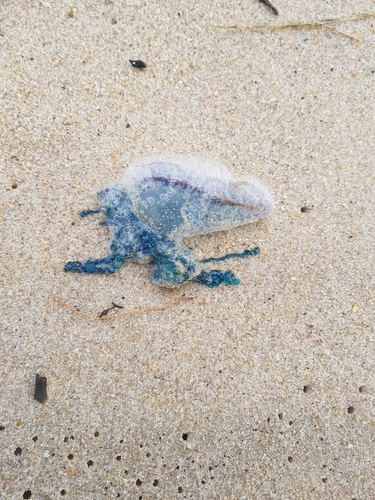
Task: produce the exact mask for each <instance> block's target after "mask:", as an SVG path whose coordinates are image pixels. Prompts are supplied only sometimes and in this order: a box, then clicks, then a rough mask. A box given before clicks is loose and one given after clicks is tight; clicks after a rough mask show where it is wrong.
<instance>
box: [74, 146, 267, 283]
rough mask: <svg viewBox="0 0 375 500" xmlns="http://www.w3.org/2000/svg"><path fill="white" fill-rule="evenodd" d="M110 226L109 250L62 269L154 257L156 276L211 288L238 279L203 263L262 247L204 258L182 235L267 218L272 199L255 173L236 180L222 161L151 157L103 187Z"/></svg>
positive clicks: (104, 269) (96, 268)
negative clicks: (110, 240) (193, 282)
mask: <svg viewBox="0 0 375 500" xmlns="http://www.w3.org/2000/svg"><path fill="white" fill-rule="evenodd" d="M99 197H100V199H101V203H102V208H101V209H100V210H92V211H91V210H86V211H84V212H82V213H81V216H82V217H83V216H86V215H89V214H90V213H96V212H98V211H100V212H102V213H103V214H104V216H105V223H106V224H108V226H109V228H110V230H111V237H112V242H111V253H110V255H109V256H107V257H105V258H104V259H98V260H92V259H89V260H88V261H87V262H85V263H80V262H68V263H67V264H66V265H65V268H64V270H65V271H76V272H88V273H113V272H115V271H116V270H117V269H119V268H120V267H121V266H122V264H123V262H124V261H125V260H126V259H133V260H135V261H138V262H141V263H142V262H148V261H155V267H154V271H153V280H154V282H155V283H157V284H158V285H161V286H167V287H175V286H178V285H181V284H183V283H185V282H186V281H189V280H194V281H196V282H198V283H201V284H205V285H207V286H210V287H213V286H216V285H218V284H220V283H221V282H225V283H227V284H237V283H239V280H238V279H237V278H235V277H234V275H233V273H232V272H231V271H210V270H207V269H205V267H204V265H203V264H204V263H205V262H207V261H212V260H224V259H226V258H232V257H233V256H239V257H243V256H245V255H255V254H256V253H258V251H259V250H258V249H253V250H249V251H245V252H243V253H242V254H233V255H230V256H226V257H221V258H216V259H207V260H206V261H199V260H197V259H195V258H194V256H193V250H192V249H190V248H188V247H187V246H186V245H185V244H184V243H183V238H186V237H191V236H196V235H200V234H206V233H211V232H215V231H222V230H227V229H230V228H233V227H237V226H240V225H243V224H247V223H250V222H255V221H257V220H259V219H262V218H264V217H266V216H267V215H268V214H269V213H270V212H271V211H272V207H273V204H272V199H271V197H270V195H269V193H268V192H267V190H266V189H265V188H264V187H263V186H262V185H261V184H260V183H259V182H258V181H257V180H256V179H254V178H251V177H246V178H243V179H236V178H235V177H233V176H232V175H231V174H230V173H229V172H228V171H227V169H226V168H225V167H224V166H223V165H221V164H220V163H218V162H216V161H214V160H211V159H203V158H196V157H184V156H165V155H164V156H153V157H148V158H142V159H140V160H136V161H134V162H133V163H132V164H131V165H130V166H129V168H128V169H127V170H126V171H125V173H124V175H123V177H122V178H121V179H120V181H119V182H116V183H115V184H113V185H111V186H109V187H107V188H106V189H104V190H102V191H100V192H99Z"/></svg>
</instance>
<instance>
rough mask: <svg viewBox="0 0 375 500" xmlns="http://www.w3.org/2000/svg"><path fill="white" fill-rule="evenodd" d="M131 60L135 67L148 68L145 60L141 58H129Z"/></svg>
mask: <svg viewBox="0 0 375 500" xmlns="http://www.w3.org/2000/svg"><path fill="white" fill-rule="evenodd" d="M129 62H130V64H131V65H132V66H133V68H139V69H141V68H147V66H146V64H145V63H144V62H143V61H141V60H139V59H136V60H134V59H129Z"/></svg>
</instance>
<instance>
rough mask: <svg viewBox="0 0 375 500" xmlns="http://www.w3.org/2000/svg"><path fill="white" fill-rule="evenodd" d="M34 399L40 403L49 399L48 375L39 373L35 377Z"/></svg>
mask: <svg viewBox="0 0 375 500" xmlns="http://www.w3.org/2000/svg"><path fill="white" fill-rule="evenodd" d="M34 399H36V400H37V401H39V403H44V401H46V399H47V377H41V376H40V375H39V373H37V374H36V377H35V393H34Z"/></svg>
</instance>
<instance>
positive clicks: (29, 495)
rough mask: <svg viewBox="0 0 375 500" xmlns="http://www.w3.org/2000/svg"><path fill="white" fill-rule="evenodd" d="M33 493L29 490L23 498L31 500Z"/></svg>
mask: <svg viewBox="0 0 375 500" xmlns="http://www.w3.org/2000/svg"><path fill="white" fill-rule="evenodd" d="M31 495H32V493H31V491H30V490H27V491H25V493H24V494H23V495H22V498H31Z"/></svg>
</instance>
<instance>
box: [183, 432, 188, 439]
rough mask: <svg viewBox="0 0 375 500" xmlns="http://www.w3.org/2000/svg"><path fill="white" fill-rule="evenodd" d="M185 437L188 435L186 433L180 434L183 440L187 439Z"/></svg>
mask: <svg viewBox="0 0 375 500" xmlns="http://www.w3.org/2000/svg"><path fill="white" fill-rule="evenodd" d="M187 438H188V435H187V434H186V433H185V434H182V439H183V440H184V441H186V440H187Z"/></svg>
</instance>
